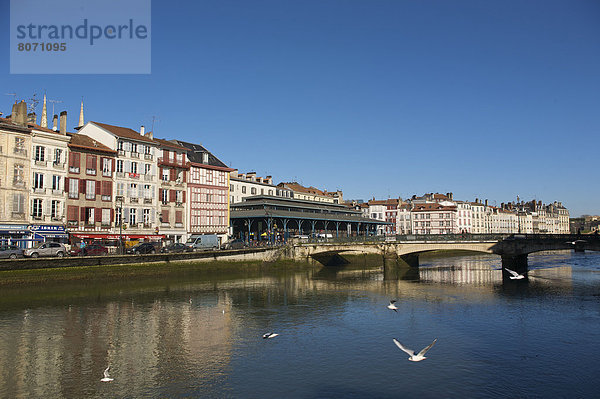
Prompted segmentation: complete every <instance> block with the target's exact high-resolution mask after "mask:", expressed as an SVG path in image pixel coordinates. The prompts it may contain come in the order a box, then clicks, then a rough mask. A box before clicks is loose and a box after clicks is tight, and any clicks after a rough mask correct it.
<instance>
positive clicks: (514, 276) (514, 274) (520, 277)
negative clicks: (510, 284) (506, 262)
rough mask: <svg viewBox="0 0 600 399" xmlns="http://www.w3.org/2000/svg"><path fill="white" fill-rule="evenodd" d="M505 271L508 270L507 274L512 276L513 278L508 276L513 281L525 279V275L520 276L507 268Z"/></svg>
mask: <svg viewBox="0 0 600 399" xmlns="http://www.w3.org/2000/svg"><path fill="white" fill-rule="evenodd" d="M504 270H506V271H507V272H509V273H510V274H512V276H508V277H510V279H511V280H521V279H522V278H525V276H524V275H522V274H519V273H517V272H515V271H513V270H510V269H507V268H506V267H505V268H504Z"/></svg>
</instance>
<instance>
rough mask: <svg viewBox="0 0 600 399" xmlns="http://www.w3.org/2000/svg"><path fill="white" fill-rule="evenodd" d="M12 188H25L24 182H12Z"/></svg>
mask: <svg viewBox="0 0 600 399" xmlns="http://www.w3.org/2000/svg"><path fill="white" fill-rule="evenodd" d="M13 186H15V187H20V188H23V187H25V181H24V180H13Z"/></svg>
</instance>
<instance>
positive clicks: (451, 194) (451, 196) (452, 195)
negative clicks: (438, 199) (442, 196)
mask: <svg viewBox="0 0 600 399" xmlns="http://www.w3.org/2000/svg"><path fill="white" fill-rule="evenodd" d="M453 197H454V194H453V193H450V201H452V198H453Z"/></svg>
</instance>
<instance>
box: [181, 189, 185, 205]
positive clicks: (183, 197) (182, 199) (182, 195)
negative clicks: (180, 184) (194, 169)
mask: <svg viewBox="0 0 600 399" xmlns="http://www.w3.org/2000/svg"><path fill="white" fill-rule="evenodd" d="M181 197H182V198H181V202H183V203H184V204H185V191H184V192H183V193H182V194H181Z"/></svg>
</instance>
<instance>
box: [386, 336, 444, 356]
mask: <svg viewBox="0 0 600 399" xmlns="http://www.w3.org/2000/svg"><path fill="white" fill-rule="evenodd" d="M435 341H437V338H436V339H434V340H433V342H432V343H431V344H429V346H428V347H427V348H425V349H423V350H421V352H419V353H417V354H416V355H415V351H414V350H412V349H408V348H407V347H405V346H404V345H402V344H401V343H400V342H399V341H398V340H397V339H396V338H394V343H395V344H396V346H397V347H398V348H400V349H402V350H403V351H404V352H406V353H408V354H409V355H410V357H409V358H408V360H410V361H411V362H420V361H421V360H425V359H427V358H426V357H425V356H424V355H425V353H427V351H428V350H429V349H431V347H432V346H433V344H435Z"/></svg>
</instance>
